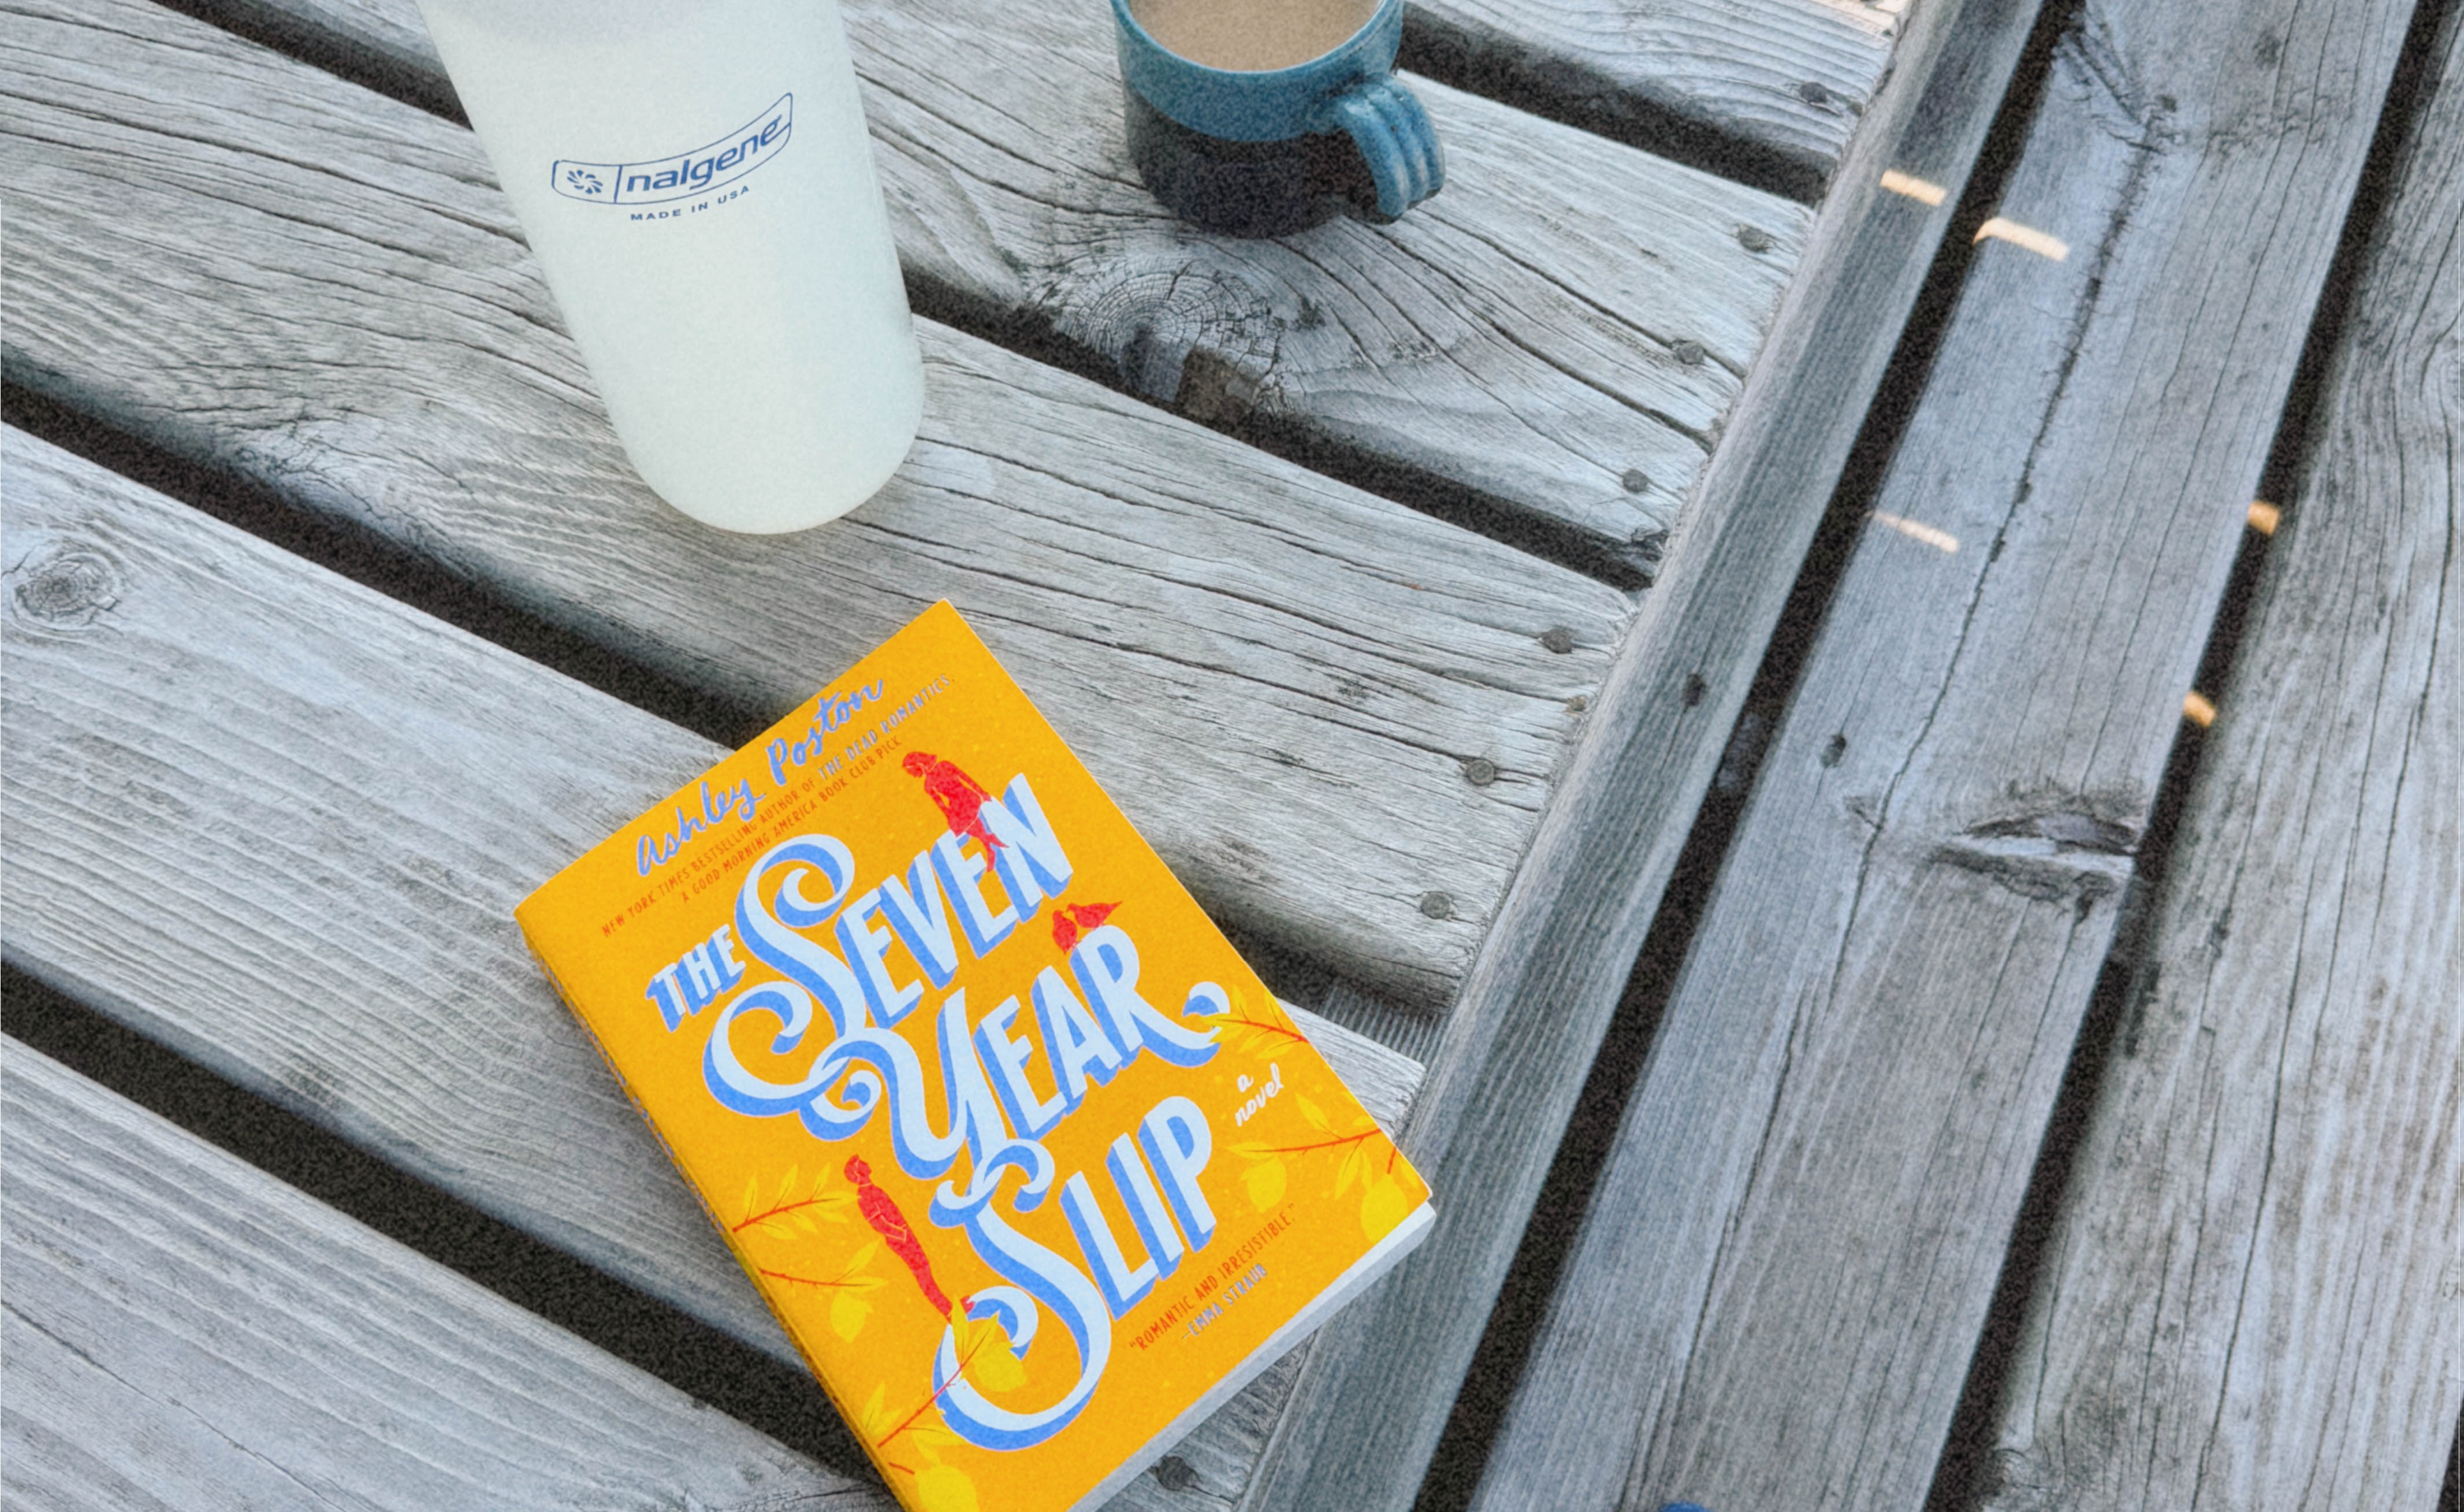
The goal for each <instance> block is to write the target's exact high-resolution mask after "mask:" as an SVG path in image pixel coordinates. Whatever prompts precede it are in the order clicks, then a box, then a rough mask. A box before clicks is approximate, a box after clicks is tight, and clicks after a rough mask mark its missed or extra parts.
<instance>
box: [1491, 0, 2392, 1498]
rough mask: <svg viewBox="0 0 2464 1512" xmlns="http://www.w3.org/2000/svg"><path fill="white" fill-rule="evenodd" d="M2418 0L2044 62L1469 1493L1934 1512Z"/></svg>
mask: <svg viewBox="0 0 2464 1512" xmlns="http://www.w3.org/2000/svg"><path fill="white" fill-rule="evenodd" d="M2411 9H2412V8H2411V5H2410V4H2409V0H2378V3H2374V4H2369V5H2346V6H2342V7H2338V8H2334V10H2333V11H2332V13H2330V11H2329V10H2328V9H2327V8H2322V7H2320V6H2317V5H2304V4H2301V3H2300V0H2241V3H2238V4H2233V5H2214V6H2203V7H2196V8H2191V7H2181V6H2175V5H2170V4H2166V3H2162V0H2096V3H2093V4H2091V5H2089V6H2088V7H2087V8H2086V10H2085V11H2084V12H2083V16H2082V18H2081V19H2080V20H2079V22H2078V23H2076V24H2075V25H2074V27H2073V29H2072V30H2071V31H2070V32H2069V33H2067V34H2066V35H2065V36H2064V38H2063V40H2062V43H2061V45H2060V46H2059V47H2058V48H2057V50H2056V54H2055V61H2054V72H2053V77H2052V79H2051V81H2050V83H2049V85H2048V87H2047V90H2046V93H2045V97H2044V99H2043V100H2041V101H2040V102H2039V104H2038V106H2037V108H2036V112H2035V119H2034V121H2033V122H2031V124H2030V126H2029V128H2028V135H2027V140H2026V145H2025V146H2024V148H2023V149H2022V153H2021V157H2020V161H2019V164H2018V166H2017V167H2016V169H2015V170H2014V173H2013V180H2012V182H2011V184H2010V186H2009V188H2008V189H2007V191H2006V194H2005V198H2004V200H2003V203H2002V204H2001V205H2000V206H1999V207H1998V208H1997V212H1998V213H1999V214H2000V215H2002V216H2003V217H2005V218H2006V219H2007V220H2009V221H2012V222H2013V223H2016V224H2018V225H2021V226H2024V227H2027V228H2032V229H2035V230H2037V231H2041V232H2044V233H2050V234H2051V235H2053V236H2057V237H2059V238H2061V239H2062V240H2064V241H2067V242H2068V243H2069V253H2068V256H2067V257H2066V258H2065V259H2063V260H2055V259H2053V258H2051V257H2048V256H2043V255H2041V254H2039V253H2038V252H2035V251H2031V250H2028V249H2026V248H2025V247H2023V246H2021V245H2018V244H2015V243H2012V242H2005V241H1989V242H1987V243H1985V244H1984V246H1983V247H1982V248H1981V249H1980V251H1979V252H1978V254H1977V256H1976V258H1975V261H1974V263H1973V265H1972V267H1971V269H1970V273H1969V281H1968V283H1967V286H1966V287H1965V288H1964V289H1963V291H1962V293H1961V296H1960V299H1959V301H1958V304H1957V306H1956V308H1955V310H1954V312H1953V314H1952V316H1951V318H1950V323H1949V326H1948V329H1947V333H1946V335H1945V337H1944V339H1943V342H1942V345H1941V347H1940V349H1939V351H1938V352H1937V354H1936V356H1935V358H1934V362H1933V366H1932V368H1931V371H1930V375H1929V378H1928V381H1927V385H1926V388H1925V394H1924V397H1923V399H1922V400H1921V402H1920V405H1919V408H1918V411H1917V412H1916V415H1915V417H1914V419H1913V420H1912V421H1911V423H1910V428H1909V430H1908V432H1907V434H1905V435H1904V436H1903V438H1902V440H1901V442H1900V444H1899V447H1898V450H1897V453H1896V455H1895V456H1894V458H1893V461H1892V463H1891V466H1890V468H1889V470H1888V473H1887V475H1886V477H1885V478H1884V479H1883V482H1882V484H1881V494H1880V496H1879V497H1878V499H1877V500H1875V504H1874V515H1873V520H1872V523H1870V524H1869V526H1868V528H1867V530H1866V532H1865V534H1864V536H1863V537H1862V539H1861V540H1860V541H1859V545H1858V548H1857V551H1856V555H1855V557H1854V558H1853V559H1852V561H1851V564H1850V567H1849V569H1848V573H1847V576H1846V578H1845V579H1844V581H1843V582H1842V584H1841V586H1840V588H1839V589H1838V591H1837V597H1836V598H1835V599H1834V601H1833V603H1832V606H1831V609H1830V611H1829V613H1828V617H1827V620H1826V622H1825V625H1824V628H1823V631H1822V634H1821V639H1820V641H1819V642H1818V643H1817V645H1816V647H1815V651H1814V653H1813V656H1812V657H1811V659H1810V661H1809V663H1808V665H1807V667H1806V670H1805V673H1804V676H1803V679H1802V681H1801V683H1800V685H1799V691H1798V692H1797V694H1796V696H1795V699H1794V701H1793V704H1792V705H1791V707H1790V709H1789V711H1788V715H1787V718H1786V721H1785V723H1783V725H1782V727H1781V729H1780V731H1779V733H1778V735H1777V737H1776V739H1775V741H1774V744H1773V745H1772V748H1771V756H1770V757H1769V759H1768V760H1767V761H1766V762H1765V764H1764V766H1763V767H1762V771H1761V776H1760V779H1759V785H1758V788H1757V790H1756V792H1755V794H1754V796H1753V799H1752V801H1751V804H1750V806H1749V810H1748V812H1747V814H1746V816H1745V818H1744V821H1743V823H1742V825H1741V827H1740V830H1739V834H1738V838H1737V840H1736V843H1735V846H1734V848H1733V849H1732V850H1731V852H1730V854H1729V856H1728V858H1727V863H1726V866H1725V869H1724V872H1723V875H1722V877H1721V879H1720V881H1719V883H1718V885H1717V888H1716V890H1715V892H1714V895H1713V897H1712V900H1711V901H1710V904H1709V906H1708V908H1707V910H1706V912H1705V920H1704V923H1703V925H1702V927H1701V929H1700V930H1699V931H1698V933H1697V934H1696V936H1695V939H1694V942H1693V945H1692V947H1691V952H1690V954H1689V957H1688V959H1687V961H1686V964H1685V966H1684V967H1683V970H1682V973H1681V976H1680V979H1679V981H1678V983H1677V985H1676V989H1675V992H1674V995H1673V998H1672V1001H1671V1002H1670V1004H1669V1007H1668V1009H1667V1011H1666V1013H1665V1016H1664V1017H1663V1019H1662V1020H1661V1027H1660V1031H1659V1035H1658V1038H1657V1040H1656V1042H1655V1044H1654V1046H1653V1049H1652V1053H1651V1056H1650V1059H1649V1062H1648V1063H1647V1064H1646V1066H1645V1068H1644V1070H1643V1073H1642V1078H1641V1081H1640V1084H1639V1087H1638V1089H1637V1091H1636V1092H1635V1094H1634V1097H1633V1099H1632V1101H1630V1102H1629V1103H1628V1105H1627V1108H1626V1112H1625V1115H1624V1119H1623V1121H1622V1123H1621V1126H1620V1129H1619V1133H1618V1136H1617V1145H1616V1147H1615V1150H1614V1152H1613V1153H1612V1155H1611V1157H1610V1159H1609V1162H1608V1165H1607V1167H1606V1168H1605V1169H1604V1171H1603V1173H1602V1175H1601V1177H1600V1180H1599V1184H1598V1187H1597V1189H1596V1190H1595V1193H1594V1194H1593V1198H1592V1202H1591V1206H1590V1211H1589V1213H1588V1215H1587V1217H1586V1219H1585V1225H1584V1229H1583V1233H1582V1235H1581V1237H1580V1239H1579V1240H1578V1242H1577V1244H1576V1245H1575V1247H1574V1250H1573V1255H1572V1256H1571V1258H1570V1262H1569V1264H1568V1268H1567V1271H1566V1275H1565V1278H1564V1279H1563V1281H1562V1282H1561V1284H1560V1286H1559V1289H1558V1291H1557V1293H1556V1296H1555V1298H1554V1299H1553V1301H1552V1303H1551V1309H1550V1313H1549V1317H1548V1320H1547V1322H1546V1323H1545V1324H1544V1326H1543V1329H1542V1331H1541V1334H1540V1337H1539V1339H1538V1341H1537V1343H1536V1345H1535V1347H1534V1348H1533V1351H1532V1353H1531V1356H1530V1358H1529V1364H1528V1366H1527V1367H1526V1370H1525V1373H1524V1377H1523V1381H1522V1385H1521V1387H1520V1389H1519V1390H1518V1392H1517V1395H1516V1397H1515V1399H1514V1402H1513V1404H1512V1406H1511V1408H1510V1409H1509V1412H1508V1416H1507V1423H1506V1426H1505V1429H1504V1432H1503V1433H1502V1434H1501V1435H1500V1439H1499V1442H1498V1446H1497V1449H1496V1452H1495V1453H1494V1455H1493V1456H1491V1458H1490V1460H1489V1462H1488V1465H1487V1467H1486V1473H1485V1479H1484V1480H1483V1483H1482V1486H1481V1493H1480V1496H1479V1497H1478V1499H1477V1501H1476V1503H1475V1504H1476V1505H1477V1506H1478V1507H1479V1508H1481V1509H1482V1512H1502V1509H1506V1508H1514V1507H1549V1508H1552V1509H1553V1508H1559V1507H1576V1508H1595V1507H1611V1506H1624V1507H1630V1508H1651V1507H1657V1506H1658V1505H1660V1504H1661V1502H1662V1501H1667V1500H1671V1499H1683V1500H1686V1501H1700V1502H1702V1503H1703V1504H1705V1505H1708V1506H1712V1507H1750V1506H1786V1507H1804V1508H1815V1507H1857V1508H1867V1507H1876V1508H1887V1507H1900V1508H1914V1507H1917V1506H1920V1505H1922V1504H1923V1503H1924V1502H1925V1499H1926V1496H1927V1494H1928V1490H1929V1488H1930V1486H1931V1483H1932V1480H1933V1478H1934V1474H1935V1470H1936V1466H1937V1463H1938V1461H1939V1458H1940V1456H1941V1453H1942V1449H1943V1444H1944V1438H1945V1434H1946V1433H1947V1429H1948V1427H1949V1423H1950V1420H1951V1416H1952V1412H1953V1411H1954V1409H1955V1407H1956V1405H1957V1402H1958V1399H1959V1396H1960V1392H1961V1389H1962V1386H1963V1384H1964V1381H1965V1378H1966V1375H1967V1372H1968V1368H1969V1363H1970V1360H1971V1358H1972V1355H1973V1351H1974V1348H1975V1345H1976V1341H1977V1338H1978V1334H1979V1331H1980V1329H1981V1327H1982V1325H1983V1323H1984V1321H1985V1315H1986V1309H1987V1305H1988V1303H1989V1302H1990V1301H1991V1297H1992V1294H1993V1290H1994V1287H1995V1283H1996V1281H1997V1279H1998V1277H1999V1274H2000V1269H2001V1261H2002V1257H2003V1256H2004V1254H2005V1251H2006V1247H2007V1244H2008V1241H2009V1238H2010V1234H2011V1226H2012V1222H2013V1218H2014V1216H2015V1214H2016V1212H2017V1208H2018V1205H2019V1202H2020V1199H2021V1197H2022V1195H2023V1194H2024V1192H2025V1190H2026V1189H2027V1186H2028V1182H2029V1179H2030V1176H2031V1173H2032V1171H2033V1168H2034V1165H2035V1154H2036V1151H2037V1148H2038V1145H2039V1142H2040V1141H2041V1139H2042V1136H2043V1133H2044V1128H2045V1122H2046V1118H2047V1116H2048V1113H2049V1111H2050V1108H2051V1104H2052V1101H2053V1098H2054V1095H2055V1092H2056V1090H2057V1086H2058V1084H2059V1082H2060V1080H2061V1078H2062V1075H2063V1071H2064V1068H2065V1066H2066V1065H2067V1063H2068V1060H2069V1057H2070V1055H2071V1051H2072V1047H2073V1044H2074V1041H2075V1037H2076V1034H2077V1030H2078V1026H2079V1019H2080V1016H2081V1014H2082V1012H2083V1011H2084V1009H2085V1006H2086V1002H2087V998H2088V995H2089V992H2090V990H2091V989H2092V987H2093V985H2094V983H2095V980H2096V978H2097V975H2098V973H2099V971H2100V968H2101V966H2102V964H2103V961H2104V957H2105V953H2106V949H2107V945H2108V944H2109V942H2110V940H2111V938H2112V932H2113V922H2114V916H2115V912H2116V908H2117V905H2118V903H2119V901H2120V899H2121V897H2122V894H2123V888H2124V886H2125V884H2127V883H2128V881H2129V880H2130V878H2131V876H2132V861H2131V853H2132V850H2133V848H2134V847H2135V845H2136V844H2137V842H2138V839H2139V836H2140V834H2142V832H2143V831H2144V828H2145V823H2146V820H2147V815H2148V806H2149V804H2150V802H2151V800H2152V797H2153V794H2154V791H2155V788H2156V784H2157V779H2158V777H2159V775H2160V773H2161V771H2162V769H2163V767H2164V764H2165V761H2166V757H2167V751H2168V749H2169V747H2170V746H2171V745H2172V741H2173V737H2174V732H2175V730H2176V728H2177V726H2178V723H2179V719H2180V708H2181V700H2182V695H2183V692H2184V690H2185V689H2186V688H2188V687H2189V683H2190V679H2191V677H2192V674H2193V671H2194V669H2195V667H2196V665H2197V661H2198V657H2199V654H2200V651H2201V648H2202V645H2203V643H2204V640H2205V638H2206V631H2207V628H2208V626H2209V625H2210V624H2211V622H2212V620H2213V618H2214V615H2215V609H2216V602H2217V596H2218V594H2219V593H2220V591H2221V590H2222V589H2223V586H2224V583H2225V580H2226V578H2227V576H2228V574H2229V572H2230V570H2231V567H2232V565H2233V558H2234V554H2235V550H2236V548H2237V546H2238V545H2239V542H2240V538H2241V533H2242V528H2243V518H2244V509H2245V505H2246V503H2247V501H2248V499H2249V497H2250V495H2249V490H2250V489H2251V488H2252V486H2253V484H2254V483H2255V480H2256V478H2258V476H2259V473H2260V470H2261V468H2262V466H2263V465H2264V462H2265V459H2266V456H2267V452H2268V448H2269V445H2270V442H2271V440H2272V438H2273V435H2274V433H2275V430H2276V427H2277V417H2278V416H2279V414H2280V413H2281V412H2282V411H2283V407H2284V402H2285V396H2286V391H2287V389H2288V386H2289V384H2290V382H2291V379H2292V375H2293V372H2294V369H2295V366H2296V363H2297V361H2298V359H2299V355H2300V352H2301V349H2302V345H2303V343H2304V340H2305V338H2306V336H2307V327H2308V317H2309V315H2310V312H2311V311H2312V309H2313V308H2314V306H2315V304H2316V302H2317V300H2318V297H2319V293H2320V289H2321V283H2322V281H2323V279H2324V278H2325V276H2326V272H2327V268H2328V266H2329V263H2330V261H2331V259H2332V257H2333V255H2334V253H2335V250H2336V245H2337V236H2338V231H2339V223H2340V219H2341V216H2340V214H2339V213H2337V211H2341V209H2342V207H2343V206H2345V205H2346V204H2348V203H2349V202H2350V200H2351V198H2352V195H2353V192H2354V189H2355V185H2356V183H2357V181H2358V179H2359V176H2360V172H2361V167H2362V165H2363V162H2364V160H2365V156H2366V155H2367V153H2368V150H2369V148H2370V145H2371V140H2372V136H2373V130H2374V126H2375V122H2376V121H2377V118H2378V114H2379V110H2380V106H2381V104H2382V102H2383V101H2384V100H2385V98H2386V95H2387V86H2388V82H2389V79H2390V77H2391V75H2392V74H2393V71H2394V68H2395V64H2396V58H2397V54H2398V50H2399V48H2400V46H2401V44H2402V42H2403V39H2404V36H2405V33H2406V29H2407V24H2408V22H2409V19H2410V15H2411ZM2322 206H2324V207H2332V208H2333V209H2331V210H2330V211H2329V212H2327V213H2323V214H2322V213H2321V212H2320V207H2322ZM1895 521H1898V522H1912V523H1916V524H1917V525H1919V526H1921V527H1922V528H1920V529H1918V530H1915V531H1903V530H1902V529H1900V528H1897V527H1895V526H1894V525H1893V524H1892V522H1895ZM1741 1112H1742V1113H1743V1114H1745V1116H1743V1117H1740V1114H1741Z"/></svg>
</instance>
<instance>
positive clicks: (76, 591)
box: [9, 545, 120, 630]
mask: <svg viewBox="0 0 2464 1512" xmlns="http://www.w3.org/2000/svg"><path fill="white" fill-rule="evenodd" d="M10 575H11V577H13V578H14V579H15V580H16V581H15V582H13V583H12V584H11V585H10V591H9V602H10V603H11V605H12V606H13V607H14V608H15V609H16V611H17V613H18V615H19V616H20V617H22V618H24V619H27V620H31V621H33V623H34V624H37V625H40V626H43V627H45V628H46V629H50V630H83V629H85V628H86V627H87V626H89V625H91V624H93V623H94V622H95V621H96V620H98V619H100V618H101V617H102V616H103V615H104V614H106V613H109V612H110V611H112V610H113V609H114V608H116V607H117V606H118V605H119V603H120V569H119V568H118V567H114V566H113V565H112V562H111V559H110V558H109V557H106V556H104V555H103V554H102V553H101V552H99V551H96V550H94V549H93V548H91V547H88V546H75V545H54V546H49V547H46V548H44V549H42V550H40V551H37V552H36V553H35V554H34V555H33V557H31V558H29V559H28V560H27V561H26V562H25V564H24V565H23V566H21V567H18V569H17V570H16V571H15V572H13V573H11V574H10Z"/></svg>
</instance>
